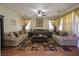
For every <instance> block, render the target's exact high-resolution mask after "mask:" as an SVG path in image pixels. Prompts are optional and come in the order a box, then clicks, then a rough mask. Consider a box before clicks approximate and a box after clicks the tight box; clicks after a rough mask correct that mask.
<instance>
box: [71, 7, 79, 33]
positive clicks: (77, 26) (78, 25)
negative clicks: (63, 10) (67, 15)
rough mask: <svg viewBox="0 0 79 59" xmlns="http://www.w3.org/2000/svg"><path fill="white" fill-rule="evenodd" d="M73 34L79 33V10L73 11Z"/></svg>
mask: <svg viewBox="0 0 79 59" xmlns="http://www.w3.org/2000/svg"><path fill="white" fill-rule="evenodd" d="M72 32H73V33H74V34H78V33H79V8H77V9H75V10H73V22H72Z"/></svg>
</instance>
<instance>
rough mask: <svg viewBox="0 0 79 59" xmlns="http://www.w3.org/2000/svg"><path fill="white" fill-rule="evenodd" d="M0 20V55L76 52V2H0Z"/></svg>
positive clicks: (78, 30) (78, 50) (78, 20)
mask: <svg viewBox="0 0 79 59" xmlns="http://www.w3.org/2000/svg"><path fill="white" fill-rule="evenodd" d="M2 22H3V23H2ZM0 24H3V25H0V26H1V29H0V30H1V31H2V32H3V33H2V32H1V35H3V36H1V37H0V38H1V44H2V45H1V47H2V48H1V52H2V53H1V55H2V56H18V55H21V56H40V55H41V56H43V55H44V56H54V55H56V56H78V55H79V42H78V41H79V3H34V4H32V3H19V4H17V3H13V4H11V3H2V4H0ZM2 26H3V28H4V30H2ZM2 37H4V38H2Z"/></svg>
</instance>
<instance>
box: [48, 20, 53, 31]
mask: <svg viewBox="0 0 79 59" xmlns="http://www.w3.org/2000/svg"><path fill="white" fill-rule="evenodd" d="M53 29H54V27H53V25H52V23H51V21H50V20H49V30H52V31H53Z"/></svg>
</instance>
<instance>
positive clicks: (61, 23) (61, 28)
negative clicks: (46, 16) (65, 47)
mask: <svg viewBox="0 0 79 59" xmlns="http://www.w3.org/2000/svg"><path fill="white" fill-rule="evenodd" d="M62 30H63V18H61V21H60V25H59V31H62Z"/></svg>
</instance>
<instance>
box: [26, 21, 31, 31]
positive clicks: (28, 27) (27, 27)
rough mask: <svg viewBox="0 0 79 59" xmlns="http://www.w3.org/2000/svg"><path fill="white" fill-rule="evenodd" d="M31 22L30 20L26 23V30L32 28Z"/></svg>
mask: <svg viewBox="0 0 79 59" xmlns="http://www.w3.org/2000/svg"><path fill="white" fill-rule="evenodd" d="M30 23H31V21H29V22H28V24H27V25H26V30H29V29H30Z"/></svg>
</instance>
